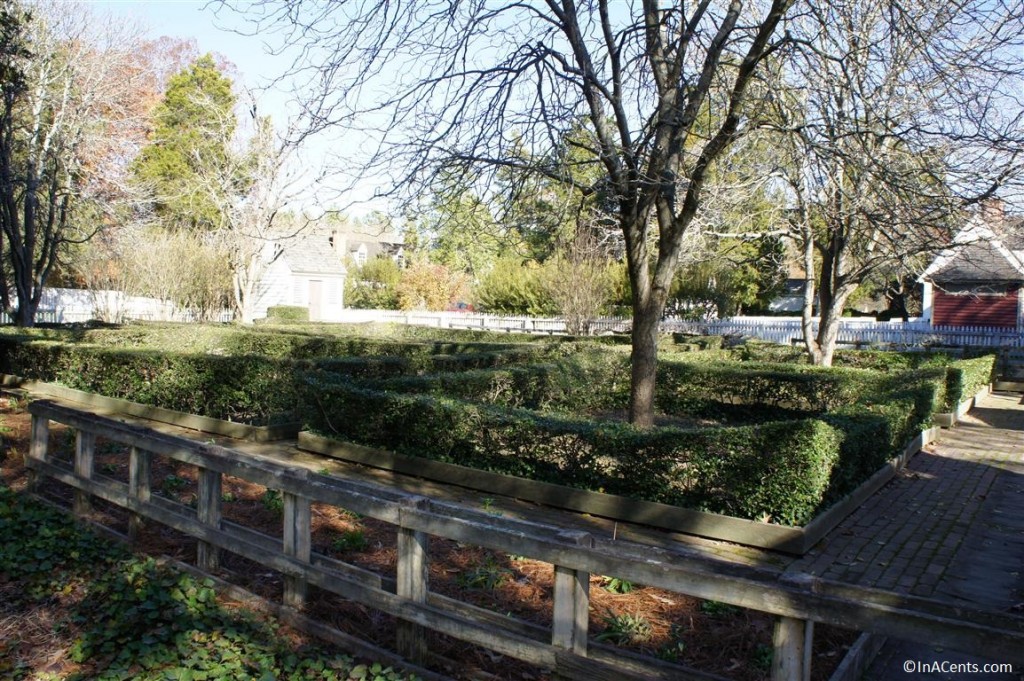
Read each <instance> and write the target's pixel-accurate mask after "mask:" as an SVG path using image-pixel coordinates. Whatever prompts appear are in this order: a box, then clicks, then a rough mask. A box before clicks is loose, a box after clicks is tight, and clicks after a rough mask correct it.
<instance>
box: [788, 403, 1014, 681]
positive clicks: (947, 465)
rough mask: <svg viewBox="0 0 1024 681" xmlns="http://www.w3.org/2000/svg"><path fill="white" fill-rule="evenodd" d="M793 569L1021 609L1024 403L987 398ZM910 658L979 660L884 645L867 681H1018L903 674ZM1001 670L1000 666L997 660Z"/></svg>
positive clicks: (988, 676) (925, 648) (992, 676)
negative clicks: (888, 680)
mask: <svg viewBox="0 0 1024 681" xmlns="http://www.w3.org/2000/svg"><path fill="white" fill-rule="evenodd" d="M788 570H790V571H799V572H808V573H812V574H815V575H819V576H822V577H826V578H830V579H837V580H842V581H846V582H850V583H854V584H860V585H864V586H874V587H878V588H882V589H889V590H893V591H897V592H902V593H910V594H914V595H918V596H926V597H932V598H939V599H943V600H950V601H954V602H958V603H965V604H966V603H969V604H973V605H976V606H978V607H984V608H991V609H999V610H1006V609H1009V608H1014V609H1018V608H1019V607H1020V604H1021V602H1022V601H1024V576H1022V571H1024V405H1022V399H1021V396H1020V395H1012V394H996V395H990V396H989V397H987V398H985V399H984V400H982V401H981V402H980V404H979V405H978V406H977V407H976V408H975V409H974V410H972V411H971V413H970V415H969V416H968V417H967V418H965V419H964V421H962V422H961V423H960V424H958V425H957V427H956V428H954V429H952V430H947V431H943V433H942V436H941V439H940V441H939V442H937V443H935V444H933V445H931V446H929V447H928V448H927V449H926V450H925V451H924V452H922V453H919V454H918V455H917V456H915V457H914V458H913V459H912V460H911V461H910V464H909V465H908V467H907V469H906V470H905V471H903V472H902V473H901V474H900V475H899V476H898V477H897V478H896V479H895V480H893V481H892V482H891V483H889V484H888V485H887V486H886V487H885V488H883V489H882V490H881V491H879V493H878V494H876V495H875V496H874V497H872V498H871V500H870V501H869V502H868V503H867V504H865V505H864V506H862V507H861V508H860V509H858V510H857V511H855V512H854V513H853V514H852V515H851V516H850V517H848V518H847V519H846V520H845V521H844V522H843V523H842V524H840V526H839V527H837V528H836V529H835V530H833V531H832V532H831V533H830V534H829V535H828V536H827V537H826V539H825V541H824V542H822V543H821V544H819V545H818V546H817V547H816V548H815V549H814V550H813V551H812V552H811V553H809V554H807V555H805V556H804V557H803V558H800V559H798V560H796V561H794V562H793V563H792V564H791V565H790V566H789V568H788ZM906 660H917V661H921V662H927V663H931V662H943V661H947V662H975V663H978V664H984V663H985V661H984V660H976V659H974V658H970V657H968V656H965V655H961V654H956V653H952V652H946V651H943V650H941V649H934V648H932V647H929V646H923V645H911V644H905V643H902V642H899V641H895V642H894V641H890V642H889V643H887V645H886V647H885V648H884V649H883V651H882V653H881V654H880V655H879V657H878V660H877V661H876V663H875V665H874V666H873V667H872V668H871V669H870V670H869V672H868V673H867V675H866V676H865V678H866V679H871V680H875V679H879V680H885V679H911V678H913V679H967V678H971V679H1021V678H1024V674H1021V671H1022V670H1017V672H1018V673H1017V674H1003V675H998V674H970V675H968V674H963V675H956V674H942V673H938V674H930V673H907V672H905V671H904V668H903V667H904V662H905V661H906ZM993 662H999V660H993Z"/></svg>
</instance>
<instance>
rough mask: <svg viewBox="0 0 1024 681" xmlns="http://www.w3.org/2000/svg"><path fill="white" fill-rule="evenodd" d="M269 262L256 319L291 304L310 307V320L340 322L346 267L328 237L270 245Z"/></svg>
mask: <svg viewBox="0 0 1024 681" xmlns="http://www.w3.org/2000/svg"><path fill="white" fill-rule="evenodd" d="M266 248H267V251H266V252H265V258H266V260H268V261H271V262H270V265H269V266H268V267H267V271H266V272H265V273H264V275H263V278H262V280H261V282H260V289H259V295H258V296H257V302H256V306H255V310H254V315H253V316H254V317H255V318H257V319H259V318H262V317H266V316H267V308H268V307H273V306H277V305H290V306H299V307H307V308H309V320H310V321H315V322H333V321H341V319H342V316H341V311H342V309H343V307H344V295H345V266H344V265H343V264H342V262H341V258H340V257H339V256H338V254H337V252H336V250H335V248H334V245H333V244H332V242H331V238H330V237H329V236H328V235H324V234H317V233H310V234H303V235H300V236H296V237H293V238H290V239H286V240H283V241H278V242H269V243H268V244H267V247H266Z"/></svg>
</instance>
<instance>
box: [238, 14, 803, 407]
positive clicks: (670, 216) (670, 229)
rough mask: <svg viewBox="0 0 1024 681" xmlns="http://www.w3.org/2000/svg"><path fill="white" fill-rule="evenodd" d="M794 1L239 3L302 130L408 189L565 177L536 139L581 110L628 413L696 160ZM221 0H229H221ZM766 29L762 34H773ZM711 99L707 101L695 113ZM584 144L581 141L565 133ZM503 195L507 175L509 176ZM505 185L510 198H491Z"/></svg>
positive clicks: (700, 172)
mask: <svg viewBox="0 0 1024 681" xmlns="http://www.w3.org/2000/svg"><path fill="white" fill-rule="evenodd" d="M793 2H794V0H764V1H763V2H757V3H752V4H751V6H749V7H748V6H746V5H745V4H744V3H743V2H741V1H740V0H731V1H716V0H700V1H698V2H692V3H691V2H682V1H680V2H674V3H666V2H657V1H656V0H642V1H640V2H635V3H628V4H627V3H620V2H612V1H611V0H594V1H593V2H587V3H581V4H577V3H575V2H572V1H571V0H562V1H557V0H546V1H545V0H525V1H515V2H513V1H507V2H487V1H481V2H448V1H447V0H445V1H441V0H434V1H421V2H390V1H385V0H378V1H367V2H361V3H318V2H312V1H309V2H304V1H302V0H281V1H273V0H265V1H263V2H252V3H250V2H245V3H239V4H238V8H239V11H244V12H247V13H248V16H250V17H251V18H252V19H253V21H254V22H255V24H254V25H255V31H258V32H260V34H261V36H266V35H273V34H274V32H275V31H276V34H277V35H279V36H280V38H281V45H282V48H284V47H290V48H292V49H294V50H295V53H298V54H300V55H301V56H300V57H299V60H298V61H297V62H296V63H295V65H294V68H293V69H292V70H291V72H290V73H289V74H287V76H288V77H289V78H293V79H298V80H300V81H301V86H300V87H301V88H302V92H301V93H300V95H301V97H302V100H303V101H304V102H305V111H304V114H305V120H306V122H307V123H308V124H309V125H308V127H307V132H308V133H314V132H317V131H321V130H325V129H334V130H345V131H350V132H351V131H357V132H360V133H363V134H365V135H368V136H369V139H371V140H376V141H377V143H378V144H377V145H376V151H375V153H373V154H372V155H371V156H370V157H369V158H368V159H367V160H366V162H365V163H362V164H361V166H360V168H359V172H358V175H359V176H360V177H365V176H371V177H376V178H380V179H382V180H386V181H387V183H388V185H389V186H390V187H391V188H390V189H386V190H384V192H385V193H386V194H388V195H390V196H400V195H402V193H403V192H413V193H414V192H415V191H416V190H417V189H418V188H419V187H421V186H423V183H424V182H425V181H428V180H429V179H430V177H431V176H432V175H433V174H435V173H436V172H437V170H438V169H439V168H443V169H444V170H445V171H446V172H447V173H451V172H452V170H453V169H460V168H461V169H463V170H464V171H465V176H466V177H471V178H474V181H475V182H476V183H477V185H478V187H481V188H482V190H486V188H493V187H497V186H499V185H500V182H499V177H498V175H499V173H500V172H501V171H503V170H507V169H515V170H519V171H522V173H521V176H528V175H529V174H530V173H536V174H540V175H544V176H547V177H549V178H552V179H554V180H556V181H559V182H564V183H566V184H569V185H573V184H575V180H574V178H576V177H579V174H576V173H573V172H571V171H572V169H571V168H566V167H564V166H562V165H559V164H557V163H556V162H555V161H554V159H556V158H557V155H552V154H551V153H550V150H551V149H554V148H556V147H557V146H558V144H559V143H560V142H561V141H562V140H565V139H568V138H569V136H570V133H571V131H572V130H574V129H577V130H578V127H579V123H580V121H581V120H582V121H585V122H586V126H587V127H588V128H589V129H590V130H592V131H593V135H594V137H593V139H594V141H593V145H592V147H591V148H589V149H587V150H586V151H587V152H588V153H587V154H586V155H585V156H587V157H588V158H593V159H596V160H595V161H594V162H595V163H597V164H599V165H600V167H601V169H602V171H603V172H601V173H600V174H599V175H600V177H601V179H600V180H599V181H598V182H597V183H596V184H590V185H586V186H579V187H578V189H579V190H580V192H581V194H582V195H583V196H588V195H591V194H594V193H595V192H603V193H604V194H605V195H606V196H608V197H609V200H610V204H611V205H612V206H613V210H614V213H615V219H616V221H617V223H618V226H619V228H620V229H621V231H622V234H623V238H624V241H625V250H626V257H627V261H628V266H629V275H630V281H631V284H632V296H633V298H632V307H633V320H634V321H633V332H632V333H633V338H632V341H633V350H632V390H631V398H630V420H631V421H632V422H633V423H635V424H638V425H643V426H649V425H651V424H652V423H653V417H654V385H655V376H656V370H657V328H658V322H659V321H660V318H661V316H662V312H663V310H664V306H665V302H666V299H667V296H668V292H669V289H670V287H671V283H672V278H673V275H674V274H675V270H676V263H677V260H678V257H679V254H680V250H681V247H682V244H683V241H684V238H685V237H686V235H687V233H688V232H689V231H690V230H691V225H692V223H693V219H694V215H695V214H696V212H697V208H698V206H699V205H700V198H701V190H702V188H703V185H704V181H705V178H706V176H707V173H708V169H709V167H710V166H711V165H712V163H713V162H714V161H715V159H716V158H718V157H719V156H720V155H721V154H722V153H723V151H724V150H725V149H727V148H728V147H729V145H730V144H731V143H732V142H733V141H734V140H736V139H737V137H738V136H740V135H742V134H743V133H744V131H745V128H746V127H747V126H746V122H747V120H748V113H749V112H748V109H747V106H748V101H747V97H746V95H747V91H748V88H749V86H750V84H751V82H752V80H753V79H754V78H755V75H756V74H757V72H758V70H759V67H760V66H761V64H762V62H763V61H764V60H765V59H766V58H767V56H768V55H770V54H771V53H772V52H773V51H775V50H776V49H777V48H778V46H779V43H780V42H782V41H781V40H779V41H776V39H775V38H774V37H773V36H775V34H776V29H777V28H778V26H779V25H780V23H781V22H782V20H783V18H784V16H785V14H786V13H787V11H789V9H790V6H791V5H792V4H793ZM222 4H225V5H228V6H231V5H232V3H231V2H229V1H227V2H224V3H222ZM773 41H775V42H773ZM711 110H713V111H714V112H715V115H714V116H713V117H709V116H708V112H709V111H711ZM580 143H581V144H583V142H580ZM512 193H514V191H512ZM505 198H511V197H505Z"/></svg>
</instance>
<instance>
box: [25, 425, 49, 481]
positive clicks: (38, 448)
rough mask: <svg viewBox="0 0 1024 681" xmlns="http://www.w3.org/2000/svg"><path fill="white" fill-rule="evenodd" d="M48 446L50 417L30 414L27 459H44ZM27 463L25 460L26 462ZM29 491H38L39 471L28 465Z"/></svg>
mask: <svg viewBox="0 0 1024 681" xmlns="http://www.w3.org/2000/svg"><path fill="white" fill-rule="evenodd" d="M49 446H50V419H48V418H44V417H42V416H36V415H35V414H32V442H31V443H30V444H29V447H28V457H27V458H29V459H35V460H36V461H46V460H47V457H48V452H49ZM26 463H27V462H26ZM27 487H28V491H29V492H33V493H34V492H37V491H39V473H37V472H36V471H34V470H33V469H32V468H31V467H30V466H29V467H28V482H27Z"/></svg>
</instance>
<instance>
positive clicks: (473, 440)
mask: <svg viewBox="0 0 1024 681" xmlns="http://www.w3.org/2000/svg"><path fill="white" fill-rule="evenodd" d="M306 390H307V392H306V397H305V401H307V402H308V403H309V404H310V405H311V406H312V408H311V409H309V410H307V411H305V412H304V418H305V419H306V423H305V424H304V425H305V426H306V427H307V428H309V429H310V430H313V431H315V432H319V433H321V434H324V435H326V436H328V437H340V438H342V439H346V440H350V441H353V442H358V443H360V444H364V445H368V446H372V447H379V448H383V449H387V450H390V451H395V452H399V453H403V454H407V455H411V456H420V457H424V458H428V459H432V460H436V461H442V462H447V463H454V464H459V465H463V466H470V467H473V468H478V469H481V470H486V471H493V472H498V473H504V474H508V475H515V476H519V477H525V478H530V479H533V480H541V481H545V482H551V483H556V484H561V485H567V486H570V487H576V488H580V489H588V490H592V491H600V492H607V493H610V494H619V495H623V496H628V497H632V498H635V499H643V500H647V501H656V502H662V503H667V504H673V505H678V506H684V507H687V508H695V509H700V510H705V511H712V512H715V513H723V514H727V515H732V516H737V517H741V518H750V519H759V520H771V521H772V522H777V523H782V524H789V525H799V524H803V523H805V522H807V521H808V520H810V519H811V518H812V517H813V516H814V515H815V513H816V512H817V511H818V510H819V508H820V507H821V504H822V503H823V501H824V500H825V499H826V498H828V497H829V496H831V494H830V488H831V486H832V479H833V477H834V475H835V469H836V466H837V464H838V463H839V445H840V443H841V441H842V439H843V435H842V433H841V432H840V431H839V430H837V429H836V428H835V427H833V426H831V425H829V424H827V423H825V422H824V421H822V420H820V419H804V420H801V421H787V422H782V423H763V424H760V425H757V426H745V427H739V428H721V429H695V430H683V429H676V428H654V429H650V430H640V429H636V428H634V427H632V426H630V425H628V424H620V423H606V422H602V423H598V422H593V421H587V420H582V419H573V418H569V417H555V416H543V415H539V414H537V413H535V412H531V411H526V410H521V409H511V408H496V407H492V406H488V405H482V404H472V403H467V402H463V401H456V400H451V399H446V398H436V397H432V396H427V395H412V394H396V393H390V392H383V391H376V390H368V389H364V388H360V387H357V386H354V385H352V384H349V383H346V382H344V381H339V380H336V379H335V378H332V377H331V376H329V375H325V374H322V373H320V374H311V375H310V376H308V378H307V382H306ZM439 424H444V427H443V428H440V427H438V425H439ZM840 477H847V476H840Z"/></svg>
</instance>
